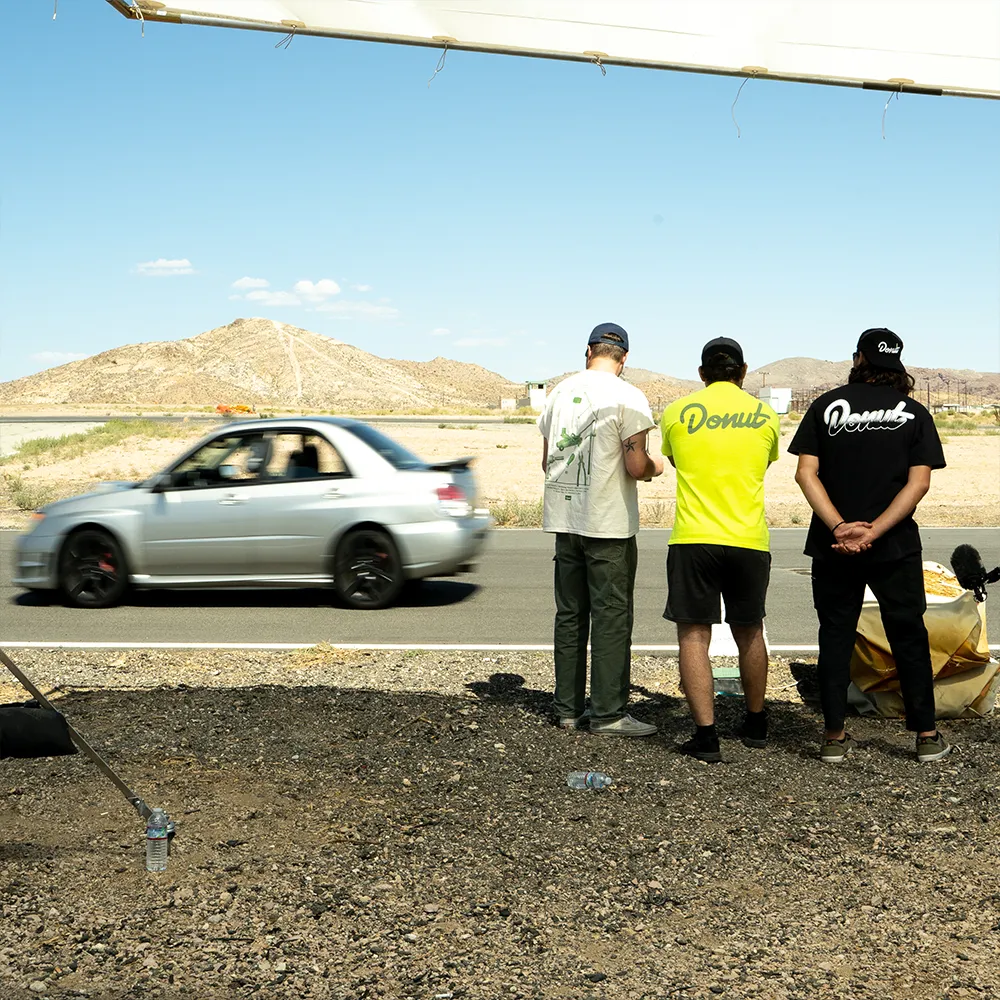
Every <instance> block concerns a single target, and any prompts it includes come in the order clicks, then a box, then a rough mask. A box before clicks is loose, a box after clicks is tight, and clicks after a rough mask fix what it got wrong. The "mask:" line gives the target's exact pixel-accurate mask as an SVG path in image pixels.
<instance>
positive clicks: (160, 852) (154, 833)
mask: <svg viewBox="0 0 1000 1000" xmlns="http://www.w3.org/2000/svg"><path fill="white" fill-rule="evenodd" d="M168 822H169V820H168V818H167V814H166V812H164V810H162V809H154V810H153V811H152V812H151V813H150V815H149V819H147V820H146V871H148V872H165V871H166V870H167V849H168V847H169V843H170V842H169V840H168V838H167V824H168Z"/></svg>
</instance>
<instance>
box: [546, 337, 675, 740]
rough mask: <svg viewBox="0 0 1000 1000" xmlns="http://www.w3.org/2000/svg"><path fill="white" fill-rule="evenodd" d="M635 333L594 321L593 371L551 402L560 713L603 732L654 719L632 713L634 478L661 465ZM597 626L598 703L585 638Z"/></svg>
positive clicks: (550, 496)
mask: <svg viewBox="0 0 1000 1000" xmlns="http://www.w3.org/2000/svg"><path fill="white" fill-rule="evenodd" d="M627 357H628V334H627V333H626V332H625V331H624V330H623V329H622V328H621V327H620V326H618V325H617V324H615V323H602V324H601V325H600V326H597V327H595V328H594V331H593V333H591V335H590V340H589V341H588V343H587V368H586V371H582V372H579V373H578V374H576V375H571V376H570V377H569V378H567V379H564V380H563V381H562V382H560V383H559V384H558V385H557V386H556V387H555V388H554V389H553V390H552V392H551V393H550V395H549V397H548V399H547V400H546V402H545V410H544V411H543V413H542V415H541V416H540V417H539V418H538V429H539V430H540V431H541V432H542V436H543V437H544V438H545V444H544V448H543V451H542V468H543V469H544V471H545V511H544V518H543V527H544V529H545V530H546V531H551V532H554V533H555V536H556V555H555V598H556V620H555V674H556V690H555V713H556V717H557V718H558V720H559V725H560V726H563V727H564V728H567V729H577V728H580V727H582V726H583V725H585V724H586V723H587V722H588V721H589V723H590V731H591V732H592V733H597V734H600V735H603V736H650V735H652V734H653V733H655V732H656V727H655V726H651V725H649V724H648V723H645V722H639V721H638V720H637V719H634V718H632V716H631V715H628V714H627V713H626V711H625V709H626V707H627V705H628V697H629V687H630V683H631V648H632V618H633V607H632V593H633V590H634V589H635V571H636V564H637V556H636V542H635V536H636V533H637V532H638V530H639V497H638V492H637V489H636V481H637V480H639V479H643V480H647V481H648V480H650V479H652V478H653V476H659V475H661V474H662V472H663V459H661V458H660V457H659V456H651V455H650V454H649V453H648V452H647V450H646V436H647V434H648V433H649V430H650V428H651V427H654V426H655V423H654V421H653V414H652V412H651V411H650V408H649V402H648V401H647V399H646V397H645V396H644V395H643V394H642V393H641V392H640V391H639V390H638V389H637V388H636V387H635V386H633V385H629V383H628V382H623V381H622V380H621V377H620V376H621V373H622V370H623V369H624V367H625V359H626V358H627ZM588 632H589V633H590V644H591V676H590V710H589V712H588V711H587V709H586V695H587V636H588Z"/></svg>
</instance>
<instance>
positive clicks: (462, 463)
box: [427, 455, 476, 472]
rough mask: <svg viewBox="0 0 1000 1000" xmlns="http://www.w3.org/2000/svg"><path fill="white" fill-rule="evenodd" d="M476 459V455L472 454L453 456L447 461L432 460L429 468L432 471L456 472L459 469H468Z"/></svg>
mask: <svg viewBox="0 0 1000 1000" xmlns="http://www.w3.org/2000/svg"><path fill="white" fill-rule="evenodd" d="M475 460H476V459H475V456H474V455H470V456H468V457H467V458H453V459H451V460H450V461H447V462H430V463H429V464H428V466H427V468H428V469H429V470H430V471H431V472H454V471H457V470H458V469H467V468H468V467H469V466H470V465H472V463H473V462H474V461H475Z"/></svg>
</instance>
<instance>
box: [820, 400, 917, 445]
mask: <svg viewBox="0 0 1000 1000" xmlns="http://www.w3.org/2000/svg"><path fill="white" fill-rule="evenodd" d="M914 419H916V417H915V414H913V413H908V412H907V409H906V400H900V401H899V402H898V403H897V404H896V405H895V406H894V407H893V408H892V409H891V410H865V411H864V412H863V413H856V412H852V410H851V404H850V403H849V402H848V401H847V400H846V399H835V400H834V401H833V402H832V403H830V404H829V405H828V406H827V407H826V409H825V410H824V411H823V422H824V423H825V424H826V429H827V432H828V433H829V435H830V437H834V436H835V435H836V434H839V433H840V432H841V431H847V433H848V434H851V433H853V432H855V431H896V430H899V428H900V427H905V426H906V424H907V421H910V420H914Z"/></svg>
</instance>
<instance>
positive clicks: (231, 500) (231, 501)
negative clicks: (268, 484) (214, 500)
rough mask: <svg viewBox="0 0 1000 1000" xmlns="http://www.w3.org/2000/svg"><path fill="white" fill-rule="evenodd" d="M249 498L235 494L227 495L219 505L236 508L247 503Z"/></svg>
mask: <svg viewBox="0 0 1000 1000" xmlns="http://www.w3.org/2000/svg"><path fill="white" fill-rule="evenodd" d="M247 499H248V497H239V496H237V495H236V494H235V493H227V494H226V495H225V496H224V497H223V498H222V499H221V500H220V501H219V503H220V504H222V505H223V506H225V507H234V506H235V505H236V504H238V503H246V502H247Z"/></svg>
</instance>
